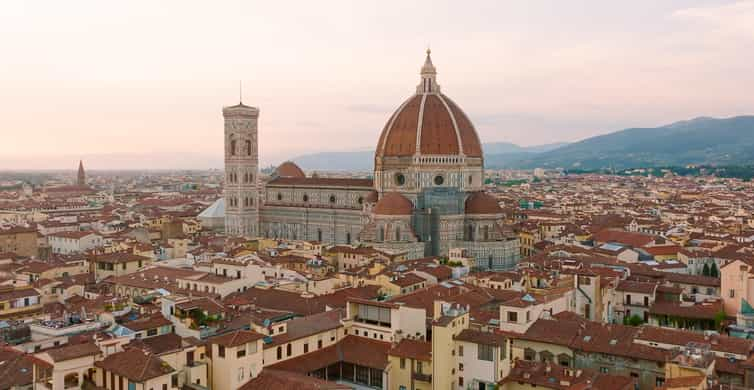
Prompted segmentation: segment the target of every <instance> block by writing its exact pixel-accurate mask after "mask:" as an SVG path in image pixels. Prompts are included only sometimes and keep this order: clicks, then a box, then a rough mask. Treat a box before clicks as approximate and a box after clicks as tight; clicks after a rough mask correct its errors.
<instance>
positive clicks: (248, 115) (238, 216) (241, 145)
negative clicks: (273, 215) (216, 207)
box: [223, 102, 259, 237]
mask: <svg viewBox="0 0 754 390" xmlns="http://www.w3.org/2000/svg"><path fill="white" fill-rule="evenodd" d="M223 118H224V119H225V194H224V196H225V232H226V233H227V234H229V235H232V236H250V237H256V236H258V235H259V189H258V186H257V176H258V175H257V174H258V171H259V169H258V168H259V154H258V149H257V120H258V119H259V109H258V108H256V107H249V106H247V105H244V104H243V103H240V102H239V103H238V104H237V105H235V106H230V107H224V108H223Z"/></svg>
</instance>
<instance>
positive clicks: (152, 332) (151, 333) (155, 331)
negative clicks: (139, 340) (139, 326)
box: [147, 328, 157, 336]
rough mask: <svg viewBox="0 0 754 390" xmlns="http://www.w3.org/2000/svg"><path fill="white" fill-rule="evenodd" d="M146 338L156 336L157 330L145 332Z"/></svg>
mask: <svg viewBox="0 0 754 390" xmlns="http://www.w3.org/2000/svg"><path fill="white" fill-rule="evenodd" d="M147 336H157V328H153V329H149V330H147Z"/></svg>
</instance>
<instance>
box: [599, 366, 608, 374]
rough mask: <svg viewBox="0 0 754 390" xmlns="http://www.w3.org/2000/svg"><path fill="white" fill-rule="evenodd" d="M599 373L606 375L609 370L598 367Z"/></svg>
mask: <svg viewBox="0 0 754 390" xmlns="http://www.w3.org/2000/svg"><path fill="white" fill-rule="evenodd" d="M600 372H601V373H603V374H607V373H608V372H610V368H609V367H600Z"/></svg>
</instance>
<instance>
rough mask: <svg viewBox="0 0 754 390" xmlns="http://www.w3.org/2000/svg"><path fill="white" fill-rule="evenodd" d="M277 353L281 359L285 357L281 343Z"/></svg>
mask: <svg viewBox="0 0 754 390" xmlns="http://www.w3.org/2000/svg"><path fill="white" fill-rule="evenodd" d="M277 355H278V360H280V359H282V358H283V347H281V346H279V345H278V351H277Z"/></svg>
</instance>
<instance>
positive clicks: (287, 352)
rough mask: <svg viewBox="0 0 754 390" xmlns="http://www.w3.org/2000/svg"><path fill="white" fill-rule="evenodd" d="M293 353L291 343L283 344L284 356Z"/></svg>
mask: <svg viewBox="0 0 754 390" xmlns="http://www.w3.org/2000/svg"><path fill="white" fill-rule="evenodd" d="M291 354H293V345H291V344H290V343H289V344H288V345H286V346H285V356H291Z"/></svg>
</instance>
